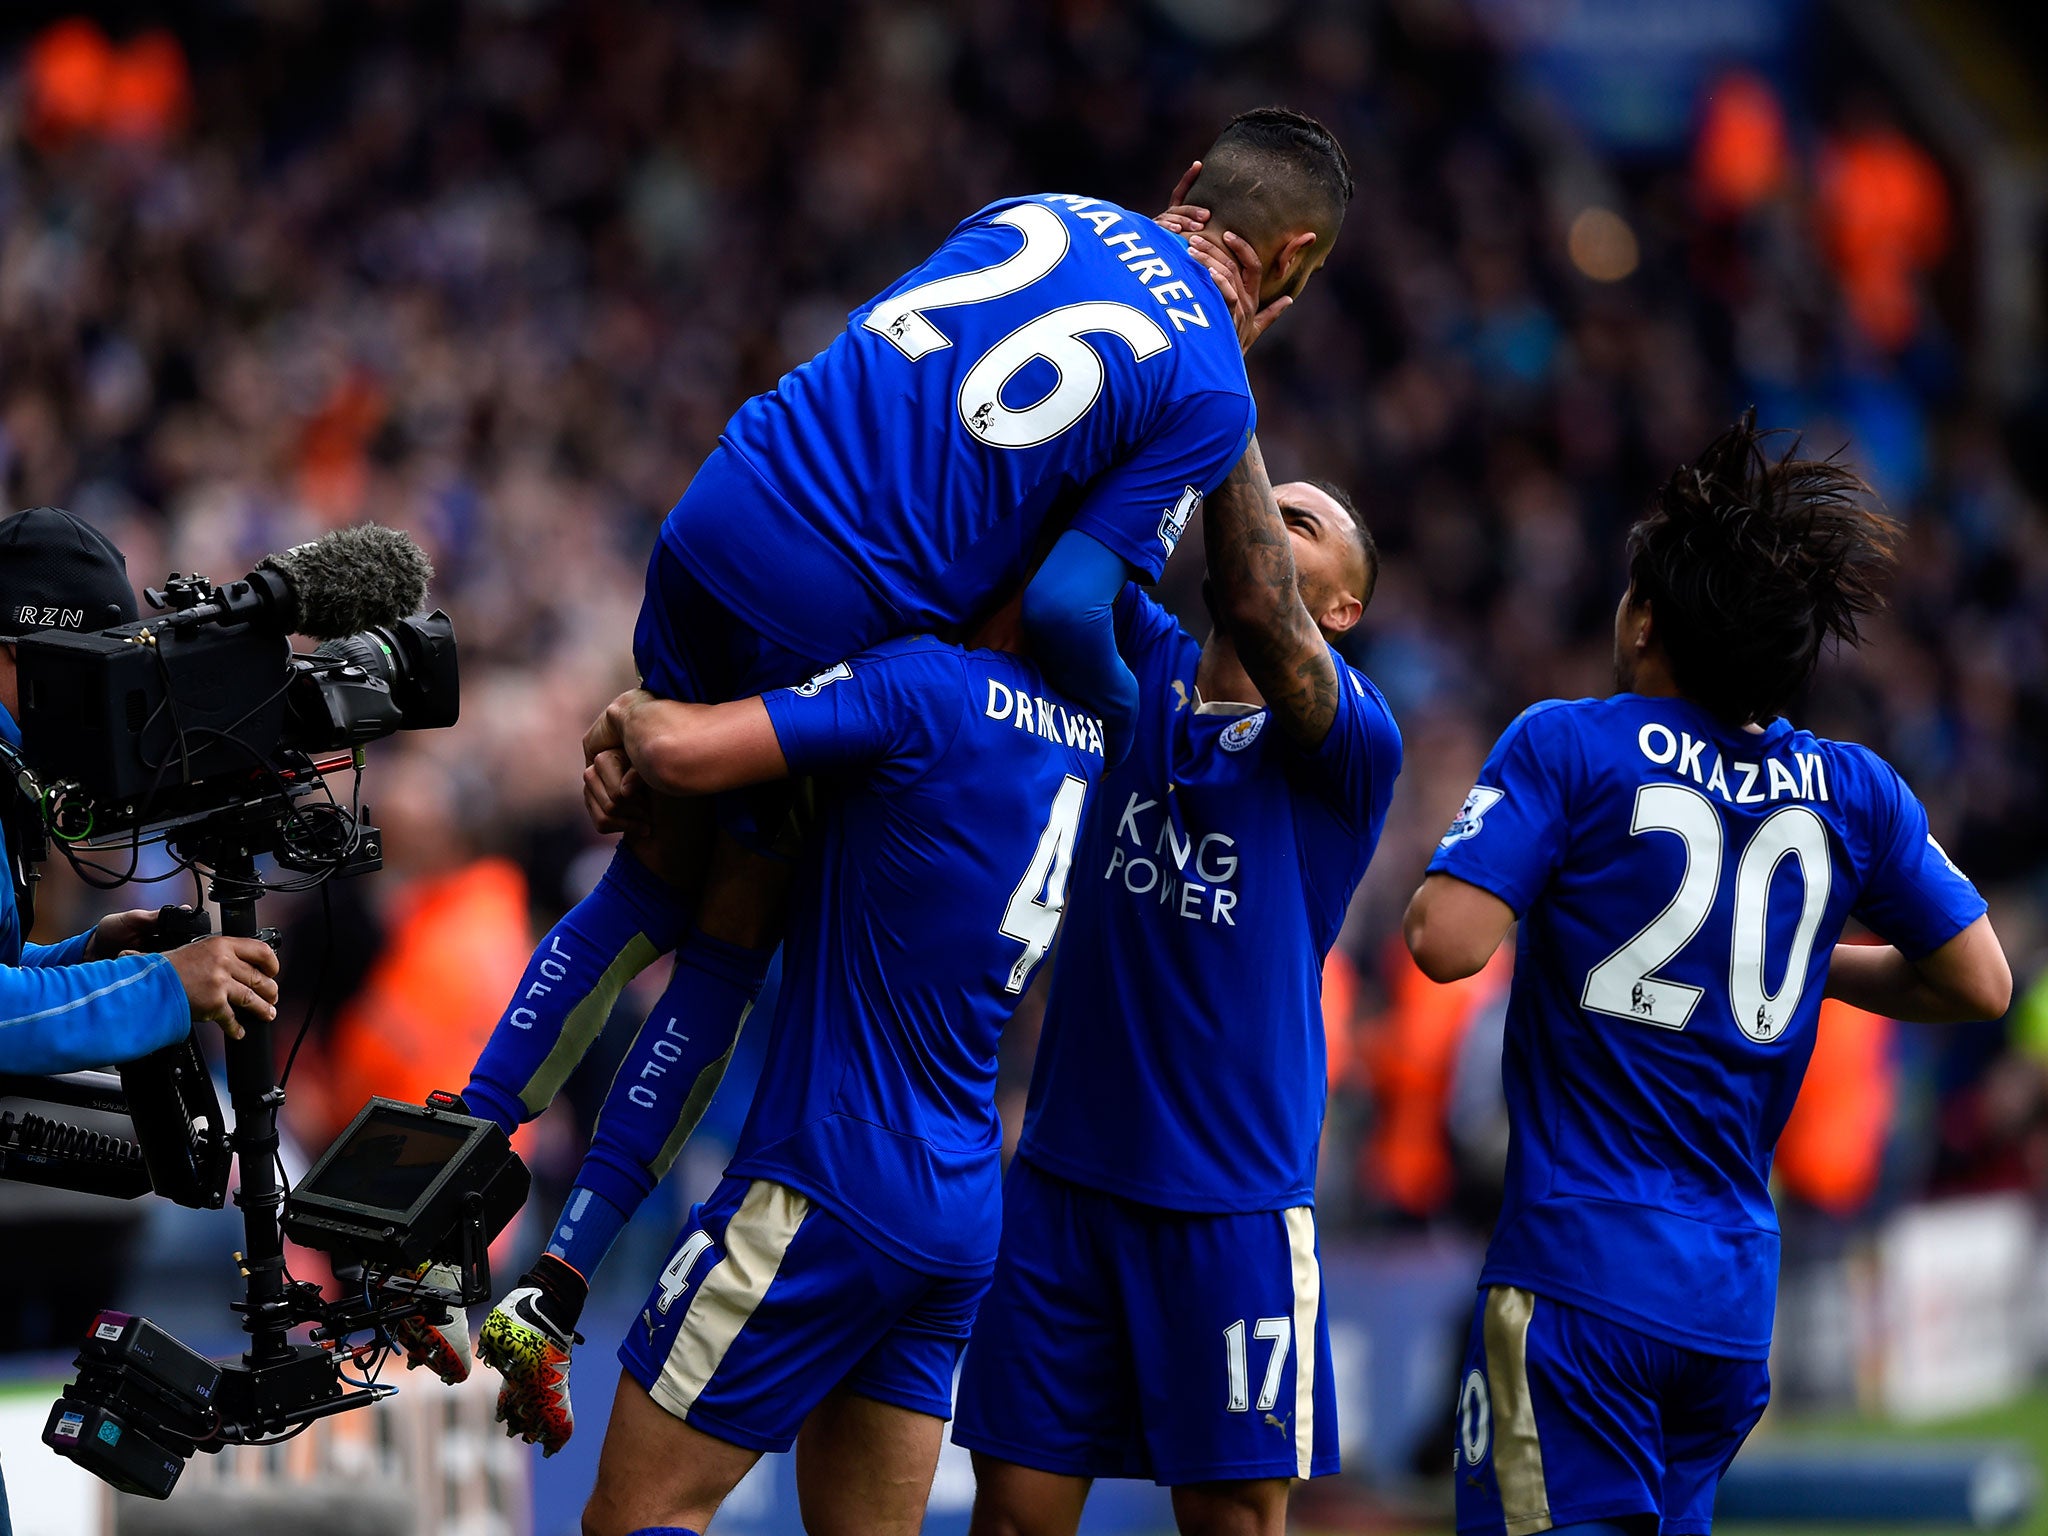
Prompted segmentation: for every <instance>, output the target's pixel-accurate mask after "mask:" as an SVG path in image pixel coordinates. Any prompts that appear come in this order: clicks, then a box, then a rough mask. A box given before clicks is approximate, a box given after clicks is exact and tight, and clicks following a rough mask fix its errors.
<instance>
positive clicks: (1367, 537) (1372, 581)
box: [1306, 480, 1380, 608]
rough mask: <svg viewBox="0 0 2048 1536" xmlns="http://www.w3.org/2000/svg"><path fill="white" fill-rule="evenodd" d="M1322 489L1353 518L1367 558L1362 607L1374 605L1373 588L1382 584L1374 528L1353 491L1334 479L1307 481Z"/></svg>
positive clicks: (1361, 599)
mask: <svg viewBox="0 0 2048 1536" xmlns="http://www.w3.org/2000/svg"><path fill="white" fill-rule="evenodd" d="M1306 483H1307V484H1309V485H1312V486H1314V487H1315V488H1316V489H1317V490H1319V491H1321V492H1322V493H1323V494H1324V495H1325V496H1327V497H1329V498H1330V500H1332V501H1334V502H1335V503H1337V505H1338V506H1340V507H1342V508H1343V509H1344V515H1345V516H1346V517H1348V518H1350V519H1351V531H1352V533H1354V534H1355V535H1357V537H1358V552H1359V554H1360V555H1362V556H1363V557H1364V559H1365V590H1364V591H1362V592H1360V593H1359V594H1358V601H1359V604H1360V605H1361V606H1362V607H1366V608H1370V607H1371V606H1372V589H1373V588H1374V587H1376V586H1378V585H1379V584H1380V546H1379V543H1378V541H1377V540H1375V539H1374V538H1373V536H1372V530H1371V529H1370V528H1368V527H1366V526H1365V518H1364V517H1363V516H1361V515H1360V513H1359V510H1358V503H1357V502H1355V501H1353V500H1352V499H1351V493H1350V492H1349V491H1347V490H1345V489H1344V487H1343V486H1341V485H1339V484H1337V482H1336V481H1334V480H1310V481H1307V482H1306Z"/></svg>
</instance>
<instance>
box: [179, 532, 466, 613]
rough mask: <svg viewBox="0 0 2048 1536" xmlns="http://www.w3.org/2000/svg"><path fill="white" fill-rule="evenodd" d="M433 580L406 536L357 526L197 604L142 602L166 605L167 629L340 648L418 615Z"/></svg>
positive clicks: (271, 562)
mask: <svg viewBox="0 0 2048 1536" xmlns="http://www.w3.org/2000/svg"><path fill="white" fill-rule="evenodd" d="M433 574H434V567H433V565H432V564H431V563H430V562H429V561H428V559H427V556H426V552H425V551H424V550H422V549H421V548H420V547H419V545H417V544H415V543H414V542H413V541H412V538H411V536H410V535H408V534H404V533H400V532H399V531H398V530H397V529H396V528H383V527H379V526H378V525H377V524H375V523H364V524H362V525H360V526H359V527H355V528H337V529H335V530H334V531H333V532H332V533H325V534H322V535H321V536H320V537H319V538H317V539H314V540H313V541H312V542H311V543H308V544H301V545H299V546H298V547H296V548H294V549H288V550H286V551H285V552H284V553H283V554H281V555H266V556H265V557H264V558H263V559H262V560H260V561H259V562H257V566H256V569H255V570H253V571H251V572H250V573H249V574H248V575H247V576H246V577H244V578H243V579H242V580H240V581H233V582H229V583H228V584H227V585H226V586H224V587H221V588H219V589H217V590H214V591H212V593H211V596H210V597H209V598H207V599H206V600H204V601H200V602H190V603H181V602H179V601H178V597H177V595H176V593H175V592H173V593H172V595H170V596H169V597H168V598H166V597H165V595H164V594H160V593H157V592H152V593H150V594H149V595H150V600H151V602H153V603H155V604H157V606H159V607H162V606H164V605H165V603H166V602H167V601H168V602H169V603H170V605H171V606H172V607H173V608H174V609H175V610H176V611H175V612H173V613H172V614H171V615H170V617H169V618H167V619H166V620H164V622H165V623H166V624H168V625H169V626H171V627H172V628H174V629H189V628H191V627H192V626H194V625H198V624H208V623H222V622H226V623H239V622H243V621H248V620H254V621H257V622H259V623H261V624H263V625H264V626H265V627H267V628H270V629H274V630H276V631H278V632H279V633H282V634H300V635H310V636H312V637H313V638H314V639H316V640H340V639H343V638H345V637H347V636H349V635H353V634H358V633H360V632H361V631H363V630H368V629H377V628H382V627H385V626H388V625H392V624H396V623H398V622H399V620H401V619H404V618H408V617H410V616H411V615H413V614H415V613H417V612H419V610H420V609H421V607H422V606H424V605H425V603H426V600H427V582H428V580H429V579H430V578H431V577H432V576H433Z"/></svg>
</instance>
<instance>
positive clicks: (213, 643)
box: [16, 578, 460, 839]
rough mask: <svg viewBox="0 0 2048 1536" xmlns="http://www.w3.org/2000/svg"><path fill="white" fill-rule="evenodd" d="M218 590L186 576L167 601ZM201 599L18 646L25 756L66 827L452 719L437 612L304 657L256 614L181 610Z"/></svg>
mask: <svg viewBox="0 0 2048 1536" xmlns="http://www.w3.org/2000/svg"><path fill="white" fill-rule="evenodd" d="M210 590H211V589H210V588H208V587H206V586H205V584H204V583H200V584H198V585H197V586H194V585H193V579H192V578H186V579H185V580H184V581H183V582H182V583H176V584H174V585H173V587H172V588H171V589H170V596H169V598H168V599H167V600H170V601H174V600H176V599H178V598H191V597H194V596H195V595H196V594H197V593H200V592H209V591H210ZM151 595H152V597H155V596H158V595H159V594H156V593H152V594H151ZM200 606H201V605H200V604H199V603H197V602H191V603H188V604H187V606H186V607H184V608H177V607H173V608H172V609H171V611H170V613H169V614H168V615H166V616H165V617H163V618H153V619H139V620H137V621H135V622H134V623H131V624H118V625H115V626H114V627H113V628H111V629H102V630H94V631H92V632H90V633H85V634H80V633H76V632H72V631H65V630H50V631H45V632H43V633H40V634H34V635H24V636H23V637H22V638H21V640H20V641H19V643H18V644H17V647H16V656H17V661H18V665H19V667H20V679H21V733H22V756H23V757H24V759H26V761H27V762H28V764H29V766H30V767H31V768H32V769H33V771H34V773H35V775H36V777H37V778H38V779H39V780H40V781H41V783H42V784H43V785H45V786H47V788H46V791H45V793H46V796H47V813H48V815H49V818H50V821H51V824H52V825H51V830H52V831H53V832H54V833H56V835H57V836H59V837H61V838H65V839H85V838H100V837H104V836H107V835H109V834H116V833H121V832H127V831H131V830H134V829H136V828H139V827H143V826H154V825H164V824H167V823H171V822H177V821H182V820H187V819H190V818H192V817H194V816H200V815H204V814H206V813H208V812H210V811H213V810H218V809H222V808H224V807H227V806H231V805H234V804H237V803H240V802H242V801H244V800H247V799H250V798H252V797H260V796H262V795H264V794H266V793H268V792H269V791H270V790H271V789H272V788H273V787H274V785H275V784H276V782H277V781H278V779H279V777H280V776H281V775H284V774H289V773H291V772H292V771H293V769H294V768H295V767H297V766H298V760H300V759H312V758H316V757H318V756H320V755H321V754H331V753H337V752H348V751H352V750H353V749H354V748H356V747H358V746H360V745H362V744H363V743H365V742H369V741H375V740H377V739H378V738H379V737H383V736H389V735H391V734H392V733H393V732H395V731H399V730H427V729H432V728H435V727H439V726H446V725H453V724H454V723H455V720H456V715H457V711H458V707H459V702H458V701H459V698H460V679H459V676H458V672H457V665H456V656H455V634H454V628H453V626H452V625H451V624H450V623H449V620H448V616H447V615H446V614H445V613H442V612H441V611H440V610H438V609H436V610H435V611H434V612H433V613H430V614H425V615H415V616H413V617H410V618H403V619H399V620H398V621H397V622H395V623H392V624H388V625H380V626H378V627H376V628H374V629H371V630H369V631H366V632H364V633H361V634H355V635H349V636H346V637H344V638H341V639H337V640H329V641H326V642H324V643H323V644H322V645H320V646H319V647H318V648H317V649H316V650H314V651H313V652H311V653H310V654H303V655H300V654H294V653H293V651H292V649H291V645H290V642H289V641H288V640H287V639H286V637H285V636H284V635H283V634H282V633H280V632H279V631H277V630H276V629H275V628H273V627H271V626H269V625H267V624H265V623H264V622H263V621H262V620H263V615H261V614H259V615H256V616H254V617H250V618H243V619H239V620H233V619H229V620H223V619H218V618H212V619H211V620H210V621H199V622H185V623H181V622H180V619H181V618H183V617H184V615H186V614H188V613H192V612H195V611H197V610H198V608H199V607H200Z"/></svg>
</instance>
